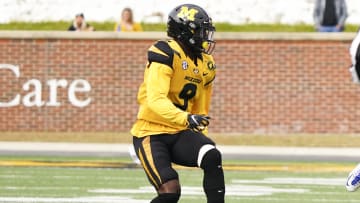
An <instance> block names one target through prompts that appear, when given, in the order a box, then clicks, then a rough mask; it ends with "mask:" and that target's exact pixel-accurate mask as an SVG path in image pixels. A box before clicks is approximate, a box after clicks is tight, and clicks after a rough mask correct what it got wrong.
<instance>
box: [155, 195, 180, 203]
mask: <svg viewBox="0 0 360 203" xmlns="http://www.w3.org/2000/svg"><path fill="white" fill-rule="evenodd" d="M179 199H180V194H178V193H162V194H159V195H158V196H157V197H156V198H155V199H153V200H152V201H151V202H150V203H177V202H178V201H179Z"/></svg>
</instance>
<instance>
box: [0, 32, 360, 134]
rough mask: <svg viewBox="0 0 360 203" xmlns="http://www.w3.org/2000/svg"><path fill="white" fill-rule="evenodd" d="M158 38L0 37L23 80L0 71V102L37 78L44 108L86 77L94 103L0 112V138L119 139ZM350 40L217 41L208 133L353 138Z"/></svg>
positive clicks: (356, 112)
mask: <svg viewBox="0 0 360 203" xmlns="http://www.w3.org/2000/svg"><path fill="white" fill-rule="evenodd" d="M153 42H154V39H125V38H123V39H121V38H109V39H92V38H84V39H75V38H74V39H67V38H64V39H61V38H59V39H57V38H48V39H47V38H44V39H41V38H40V39H37V38H34V39H31V38H28V39H18V38H9V37H7V38H3V39H0V64H5V63H6V64H14V65H19V66H20V74H21V76H20V78H16V77H15V76H14V74H13V73H12V72H10V71H9V70H1V69H0V101H3V102H4V101H9V100H11V99H12V98H13V97H14V95H16V94H17V93H20V94H21V96H22V97H23V96H24V95H26V94H27V93H28V92H29V91H31V90H29V91H24V90H22V84H24V83H25V82H26V81H28V80H30V79H34V78H35V79H38V80H40V81H41V83H42V85H43V87H42V88H43V89H42V92H43V94H42V100H43V101H47V100H48V97H49V93H48V92H49V88H48V87H47V86H46V81H47V80H50V79H66V80H67V81H69V82H71V81H73V80H75V79H85V80H87V81H88V82H89V83H90V84H91V86H92V90H91V91H90V92H89V93H78V94H77V97H78V98H80V99H82V98H87V97H91V99H92V101H91V103H90V105H88V106H86V107H84V108H79V107H74V106H73V105H71V104H70V102H69V101H68V98H67V89H66V88H59V89H58V101H59V102H61V106H59V107H47V106H43V107H24V105H19V106H17V107H10V108H0V115H1V116H0V131H123V132H127V131H129V129H130V128H131V125H132V123H133V122H134V120H135V117H136V113H137V104H136V94H137V89H138V86H139V84H140V83H141V80H142V78H143V69H144V65H145V63H146V50H147V48H148V47H149V46H150V45H151V44H152V43H153ZM349 44H350V41H349V39H346V40H310V39H309V40H306V39H303V40H286V39H285V40H279V39H277V40H272V39H264V40H251V39H247V40H246V39H242V40H232V39H218V43H217V47H216V50H215V54H214V57H215V59H216V61H217V67H218V69H217V70H218V76H217V78H216V82H215V89H214V96H213V101H212V108H211V113H210V116H212V118H213V120H212V123H211V130H210V131H211V132H223V133H256V134H259V133H359V132H360V119H359V118H360V102H359V101H360V87H359V86H357V85H355V84H352V83H351V79H350V75H349V73H348V66H349V65H350V60H349V56H348V47H349Z"/></svg>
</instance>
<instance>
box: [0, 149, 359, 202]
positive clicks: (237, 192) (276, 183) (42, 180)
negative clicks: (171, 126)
mask: <svg viewBox="0 0 360 203" xmlns="http://www.w3.org/2000/svg"><path fill="white" fill-rule="evenodd" d="M354 164H355V163H345V162H343V163H334V162H330V163H325V162H316V163H313V162H275V161H229V160H226V161H225V163H224V169H225V177H226V186H227V195H226V202H227V203H235V202H236V203H237V202H247V203H265V202H266V203H268V202H274V203H275V202H276V203H277V202H287V203H288V202H291V203H304V202H327V203H329V202H334V203H335V202H359V199H360V192H354V193H349V192H347V191H346V190H345V187H344V183H345V180H346V176H347V174H348V172H349V171H350V170H351V169H352V167H354ZM176 168H177V169H178V171H179V175H180V179H181V184H182V193H183V194H182V197H181V201H180V203H205V202H206V200H205V197H204V194H203V192H202V188H201V184H202V183H201V182H202V171H201V170H199V169H189V168H180V167H176ZM154 194H155V191H154V190H153V189H152V187H150V186H149V184H148V182H147V179H146V177H145V174H144V172H143V171H142V169H140V168H139V167H137V166H136V165H134V164H132V163H131V162H130V160H128V159H124V158H121V159H117V158H101V159H100V158H84V157H79V158H74V157H72V158H65V157H15V156H14V157H4V156H3V157H0V202H72V203H80V202H86V203H92V202H96V203H97V202H99V203H100V202H101V203H113V202H117V203H119V202H122V203H145V202H149V200H150V199H151V198H152V197H153V196H154Z"/></svg>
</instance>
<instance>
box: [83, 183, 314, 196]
mask: <svg viewBox="0 0 360 203" xmlns="http://www.w3.org/2000/svg"><path fill="white" fill-rule="evenodd" d="M88 192H90V193H100V194H155V193H156V191H155V190H154V189H153V187H140V188H138V189H110V188H107V189H93V190H88ZM306 192H309V190H307V189H301V188H273V187H271V186H257V185H238V184H237V185H227V186H226V196H228V197H229V196H263V195H272V194H274V193H300V194H302V193H306ZM181 195H182V196H188V195H196V196H203V195H204V192H203V188H202V187H189V186H183V187H181Z"/></svg>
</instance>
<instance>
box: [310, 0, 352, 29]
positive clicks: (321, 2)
mask: <svg viewBox="0 0 360 203" xmlns="http://www.w3.org/2000/svg"><path fill="white" fill-rule="evenodd" d="M347 16H348V14H347V7H346V2H345V0H316V1H315V9H314V20H315V28H316V30H317V31H319V32H342V31H343V30H344V28H345V20H346V18H347Z"/></svg>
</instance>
